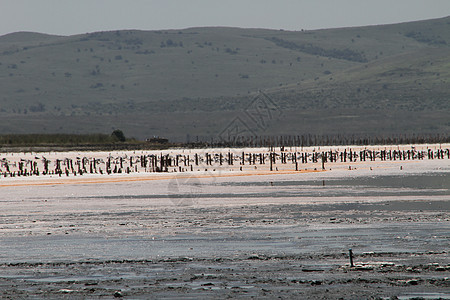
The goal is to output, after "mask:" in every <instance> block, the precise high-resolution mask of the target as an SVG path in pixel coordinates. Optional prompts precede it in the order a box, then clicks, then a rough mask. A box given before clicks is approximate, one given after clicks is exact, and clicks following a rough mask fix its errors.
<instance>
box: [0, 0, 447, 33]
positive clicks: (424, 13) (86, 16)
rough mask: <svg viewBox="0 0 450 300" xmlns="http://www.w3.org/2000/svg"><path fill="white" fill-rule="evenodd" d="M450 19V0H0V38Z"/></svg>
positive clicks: (326, 26) (341, 25)
mask: <svg viewBox="0 0 450 300" xmlns="http://www.w3.org/2000/svg"><path fill="white" fill-rule="evenodd" d="M448 15H450V0H0V35H3V34H7V33H11V32H16V31H35V32H42V33H51V34H60V35H71V34H78V33H86V32H94V31H102V30H116V29H142V30H156V29H182V28H187V27H197V26H233V27H251V28H273V29H286V30H300V29H317V28H332V27H347V26H360V25H372V24H388V23H398V22H405V21H413V20H422V19H430V18H439V17H445V16H448Z"/></svg>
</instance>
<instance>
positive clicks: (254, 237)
mask: <svg viewBox="0 0 450 300" xmlns="http://www.w3.org/2000/svg"><path fill="white" fill-rule="evenodd" d="M402 172H404V171H402ZM449 174H450V173H449V168H448V165H445V166H444V168H442V166H440V168H439V169H438V168H434V167H431V168H430V169H429V170H427V172H415V171H414V172H409V173H408V172H404V173H400V170H397V171H395V172H390V173H388V174H384V175H383V174H376V176H374V175H371V174H368V172H361V173H358V172H357V171H356V172H353V173H351V176H343V174H342V173H336V174H335V173H332V172H324V173H319V174H308V175H305V176H301V177H299V176H298V175H295V174H294V175H292V174H290V175H270V176H246V177H226V178H197V177H191V178H182V179H179V180H175V181H174V180H173V179H167V180H160V181H152V182H131V183H130V182H127V183H120V182H119V183H102V184H86V185H70V184H67V185H54V186H52V185H45V186H20V187H17V186H16V187H5V188H2V190H1V192H2V200H1V205H2V207H3V209H2V212H1V213H0V224H1V225H0V242H1V247H0V297H1V298H11V299H17V298H31V299H41V298H45V299H85V298H93V299H97V298H100V299H112V298H125V299H127V298H128V299H149V298H150V299H152V298H153V299H160V298H182V299H199V298H213V297H218V298H257V299H261V298H262V299H264V298H265V299H273V298H278V297H281V298H295V299H340V298H343V299H371V298H373V299H377V298H381V299H391V298H392V299H396V298H395V297H397V298H398V299H450V293H449V290H450V279H449V277H450V276H449V275H450V259H449V250H450V213H449V212H450V175H449ZM344 175H345V174H344ZM4 195H7V197H4ZM350 248H351V249H352V251H353V262H354V266H353V267H352V266H350V261H349V249H350Z"/></svg>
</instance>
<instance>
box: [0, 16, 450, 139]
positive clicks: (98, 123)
mask: <svg viewBox="0 0 450 300" xmlns="http://www.w3.org/2000/svg"><path fill="white" fill-rule="evenodd" d="M449 50H450V17H447V18H442V19H435V20H426V21H419V22H410V23H402V24H394V25H382V26H367V27H354V28H340V29H328V30H315V31H298V32H291V31H276V30H265V29H239V28H221V27H213V28H190V29H184V30H165V31H129V30H127V31H114V32H97V33H91V34H84V35H75V36H68V37H61V36H50V35H43V34H37V33H28V32H20V33H14V34H9V35H5V36H1V37H0V91H1V94H0V129H1V130H2V131H3V132H5V133H12V132H40V133H43V132H44V133H45V132H65V133H74V132H75V133H76V132H109V131H110V130H111V129H113V128H121V129H124V131H125V132H126V133H127V135H129V136H131V135H133V136H136V137H138V138H145V137H146V136H151V135H162V136H168V137H170V138H175V139H182V140H183V139H185V137H186V135H190V136H196V135H200V136H204V137H211V138H214V137H216V138H217V137H218V136H219V135H220V133H221V132H223V131H224V130H225V129H226V127H227V126H228V123H229V122H231V121H232V120H233V119H234V118H236V116H241V117H242V118H245V116H247V117H248V113H247V114H246V115H242V113H243V111H245V109H247V108H248V106H249V105H251V101H253V99H255V97H257V95H258V91H260V90H262V91H264V95H267V96H268V97H270V98H271V99H273V101H275V102H276V105H277V109H278V110H279V111H282V112H283V114H282V117H281V118H280V119H277V120H276V122H275V119H274V120H273V122H272V123H271V125H270V126H265V127H263V128H261V126H258V124H252V123H251V122H248V123H249V124H246V125H247V127H248V128H249V130H248V132H247V134H248V133H250V134H267V135H268V134H278V135H279V134H301V133H308V132H316V133H322V134H324V133H327V132H340V133H342V134H344V133H345V134H353V133H355V132H357V133H360V134H365V133H371V132H373V124H371V125H370V126H366V125H365V124H364V123H365V122H364V121H365V120H367V118H366V119H365V118H364V116H365V115H367V116H373V118H374V121H375V120H378V121H379V122H380V124H381V125H380V126H382V127H383V126H384V125H383V124H385V126H384V127H383V128H384V130H385V132H386V133H389V132H390V133H402V132H409V133H411V132H413V133H414V132H418V133H428V132H431V133H447V134H448V133H449V132H450V124H449V120H448V118H447V119H446V117H445V113H449V112H450V108H449V105H450V104H449V103H450V101H449V96H450V89H449V88H448V86H449V84H448V83H449V80H450V74H449V72H450V71H449V70H450V65H449V62H450V51H449ZM386 111H387V112H389V114H386ZM344 112H351V115H352V116H353V117H352V118H347V121H348V120H350V119H351V120H352V123H351V124H353V125H348V124H347V125H345V124H344V123H342V120H339V118H336V116H339V115H342V114H344V115H346V113H344ZM420 114H423V115H427V116H431V117H430V118H429V120H427V121H426V122H425V121H424V120H421V121H420V122H417V126H413V127H414V128H413V127H411V126H409V125H408V126H402V125H401V124H402V120H404V121H406V120H407V121H408V122H406V123H408V124H409V121H410V120H409V119H410V118H412V117H414V118H418V116H420ZM280 115H281V114H280ZM447 115H448V114H447ZM389 116H391V117H389ZM242 118H241V119H242ZM317 119H321V120H322V121H321V122H320V124H319V125H317V124H316V125H314V124H315V123H314V121H313V120H317ZM307 120H309V121H307ZM336 120H339V121H336ZM446 120H447V121H446ZM68 121H69V122H68ZM317 122H318V121H317ZM358 122H360V124H359V126H356V123H358ZM306 123H307V125H308V126H306V125H305V124H306ZM355 126H356V127H355Z"/></svg>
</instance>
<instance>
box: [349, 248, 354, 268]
mask: <svg viewBox="0 0 450 300" xmlns="http://www.w3.org/2000/svg"><path fill="white" fill-rule="evenodd" d="M348 256H349V258H350V267H352V268H353V267H354V265H353V251H352V249H351V248H350V249H348Z"/></svg>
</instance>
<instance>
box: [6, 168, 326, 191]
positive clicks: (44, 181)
mask: <svg viewBox="0 0 450 300" xmlns="http://www.w3.org/2000/svg"><path fill="white" fill-rule="evenodd" d="M325 171H326V170H302V171H272V172H271V171H259V172H240V173H237V172H230V173H228V174H224V173H218V174H213V173H208V174H196V173H189V174H187V173H184V174H176V173H173V175H161V176H158V175H159V174H154V173H152V174H145V175H143V176H133V175H131V176H121V177H115V176H114V177H107V176H111V175H99V176H98V177H90V178H74V177H72V178H66V179H60V178H59V177H56V178H55V179H51V178H50V179H49V178H46V179H44V178H42V180H41V179H39V178H35V179H34V180H26V181H20V182H8V183H6V182H5V183H0V187H13V186H43V185H63V184H99V183H114V182H135V181H153V180H171V179H177V178H221V177H239V176H261V175H282V174H299V173H300V174H302V173H318V172H325Z"/></svg>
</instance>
